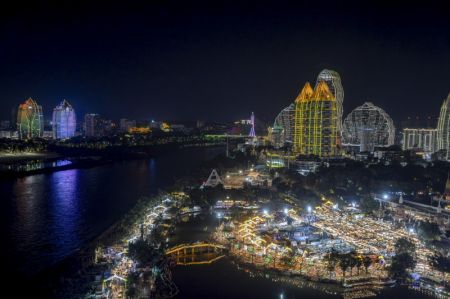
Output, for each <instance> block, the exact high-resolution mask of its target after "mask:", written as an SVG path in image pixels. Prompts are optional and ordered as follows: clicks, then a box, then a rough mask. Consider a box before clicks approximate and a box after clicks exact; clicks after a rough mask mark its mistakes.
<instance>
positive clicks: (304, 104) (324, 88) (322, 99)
mask: <svg viewBox="0 0 450 299" xmlns="http://www.w3.org/2000/svg"><path fill="white" fill-rule="evenodd" d="M295 102H296V105H295V129H294V151H295V152H296V153H297V154H301V155H315V156H319V157H332V156H336V155H337V154H338V135H337V108H336V106H337V103H336V98H335V97H334V95H333V94H332V93H331V91H330V89H329V88H328V85H327V83H326V82H324V81H319V82H318V84H317V86H316V88H315V90H313V89H312V87H311V85H310V84H309V82H307V83H306V84H305V86H304V87H303V89H302V91H301V92H300V94H299V96H298V97H297V99H296V100H295Z"/></svg>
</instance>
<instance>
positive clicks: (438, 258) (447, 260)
mask: <svg viewBox="0 0 450 299" xmlns="http://www.w3.org/2000/svg"><path fill="white" fill-rule="evenodd" d="M429 262H430V266H431V267H433V268H434V269H436V270H438V271H440V272H441V273H442V281H443V282H444V285H445V275H446V273H450V257H447V256H444V255H442V254H440V253H435V254H434V255H433V256H431V257H430V259H429Z"/></svg>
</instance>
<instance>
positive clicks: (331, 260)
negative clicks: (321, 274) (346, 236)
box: [324, 248, 339, 280]
mask: <svg viewBox="0 0 450 299" xmlns="http://www.w3.org/2000/svg"><path fill="white" fill-rule="evenodd" d="M338 256H339V255H338V253H337V251H336V250H335V249H334V248H333V249H331V251H330V252H329V253H327V254H326V255H325V257H324V259H325V262H326V267H327V270H328V272H329V274H330V280H331V273H332V272H334V271H335V270H336V265H337V262H338Z"/></svg>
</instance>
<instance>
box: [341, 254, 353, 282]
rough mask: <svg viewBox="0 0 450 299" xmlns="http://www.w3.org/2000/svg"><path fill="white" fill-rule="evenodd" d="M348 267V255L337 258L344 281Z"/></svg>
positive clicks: (349, 261) (349, 263) (349, 262)
mask: <svg viewBox="0 0 450 299" xmlns="http://www.w3.org/2000/svg"><path fill="white" fill-rule="evenodd" d="M350 265H351V258H350V255H348V254H342V255H340V256H339V267H340V268H341V270H342V275H343V276H344V279H345V272H346V271H347V269H348V268H349V267H350Z"/></svg>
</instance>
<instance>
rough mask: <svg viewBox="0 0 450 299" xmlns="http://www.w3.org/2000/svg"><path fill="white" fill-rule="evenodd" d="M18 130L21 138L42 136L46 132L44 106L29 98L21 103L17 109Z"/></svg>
mask: <svg viewBox="0 0 450 299" xmlns="http://www.w3.org/2000/svg"><path fill="white" fill-rule="evenodd" d="M17 130H18V131H19V138H20V139H30V138H37V137H42V135H43V133H44V115H43V113H42V106H40V105H38V104H37V103H36V101H34V100H33V99H32V98H29V99H28V100H26V101H25V103H23V104H20V105H19V109H18V111H17Z"/></svg>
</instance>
